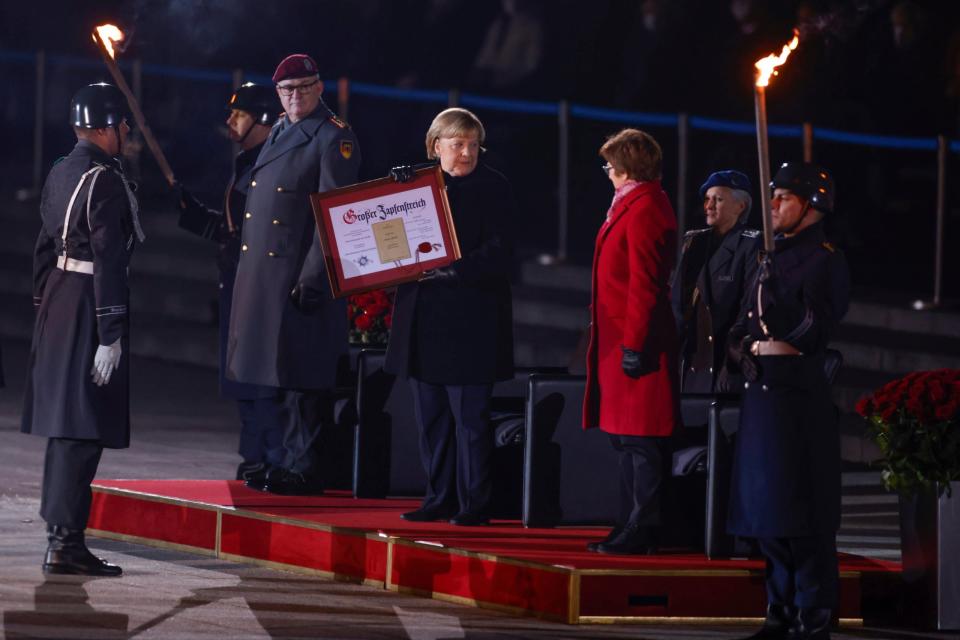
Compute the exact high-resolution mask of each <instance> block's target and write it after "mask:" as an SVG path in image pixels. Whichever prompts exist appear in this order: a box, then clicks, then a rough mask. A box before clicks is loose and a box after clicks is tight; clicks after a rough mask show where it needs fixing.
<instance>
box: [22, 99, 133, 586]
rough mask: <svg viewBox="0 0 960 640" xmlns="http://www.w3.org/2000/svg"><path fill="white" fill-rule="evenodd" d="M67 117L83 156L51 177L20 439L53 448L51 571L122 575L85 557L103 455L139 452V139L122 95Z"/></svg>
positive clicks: (47, 490) (46, 474)
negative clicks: (134, 271) (122, 158)
mask: <svg viewBox="0 0 960 640" xmlns="http://www.w3.org/2000/svg"><path fill="white" fill-rule="evenodd" d="M70 114H71V121H72V124H73V128H74V131H75V132H76V134H77V140H78V141H77V145H76V146H75V147H74V148H73V151H71V152H70V154H69V155H68V156H66V157H65V158H62V159H61V160H60V161H58V162H57V163H56V164H55V165H54V167H53V169H51V170H50V174H49V175H48V176H47V181H46V183H45V184H44V187H43V194H42V197H41V201H40V217H41V228H40V234H39V237H38V238H37V245H36V249H35V251H34V293H33V295H34V305H35V306H36V307H37V318H36V324H35V326H34V333H33V344H32V346H31V349H30V359H29V362H28V373H27V383H26V390H25V393H24V408H23V423H22V427H21V430H22V431H23V432H24V433H32V434H34V435H39V436H44V437H46V438H48V441H47V452H46V459H45V461H44V471H43V488H42V494H41V501H40V515H41V516H42V517H43V519H44V520H45V521H46V522H47V538H48V540H49V547H48V548H47V554H46V557H45V559H44V562H43V571H44V572H45V573H74V574H83V575H101V576H118V575H120V574H121V570H120V567H118V566H116V565H113V564H109V563H107V562H104V561H103V560H101V559H99V558H97V557H96V556H94V555H93V554H92V553H90V551H89V550H88V549H87V547H86V544H85V542H84V529H85V528H86V526H87V518H88V517H89V515H90V502H91V492H90V483H91V482H92V481H93V478H94V476H95V475H96V472H97V465H98V464H99V462H100V455H101V453H102V452H103V448H104V447H108V448H118V449H121V448H125V447H127V446H129V443H130V396H129V362H130V357H129V355H127V354H128V353H129V347H128V345H129V342H128V311H127V304H128V302H127V301H128V298H129V292H128V289H127V266H128V264H129V262H130V256H131V254H132V252H133V248H134V244H135V242H136V241H138V240H139V241H142V240H143V232H142V230H141V229H140V223H139V220H138V217H137V201H136V198H135V197H134V195H133V192H132V190H131V188H130V185H129V183H128V182H127V181H126V179H125V178H124V175H123V171H122V169H121V167H120V164H119V161H118V160H117V157H118V156H119V155H120V153H121V151H122V149H123V143H124V140H125V139H126V136H127V134H128V132H129V131H130V127H129V126H127V123H126V114H127V105H126V100H125V99H124V96H123V94H122V93H121V92H120V91H119V90H118V89H117V88H116V87H114V86H112V85H108V84H93V85H90V86H87V87H84V88H83V89H81V90H80V91H78V92H77V94H76V95H75V96H74V97H73V101H72V102H71V104H70Z"/></svg>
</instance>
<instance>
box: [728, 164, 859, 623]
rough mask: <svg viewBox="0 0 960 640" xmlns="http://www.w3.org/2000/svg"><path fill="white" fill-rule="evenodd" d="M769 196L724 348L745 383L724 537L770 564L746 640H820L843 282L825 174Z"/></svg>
mask: <svg viewBox="0 0 960 640" xmlns="http://www.w3.org/2000/svg"><path fill="white" fill-rule="evenodd" d="M771 187H772V188H773V198H772V200H773V207H772V208H773V211H772V214H773V215H772V221H773V231H774V233H775V234H776V236H775V247H774V250H773V252H771V254H769V255H766V256H764V258H763V261H762V262H761V264H760V266H759V268H758V272H757V278H756V280H755V282H754V283H753V285H751V287H750V288H749V291H748V303H747V304H746V305H745V306H744V307H743V309H742V310H741V313H740V315H739V317H738V318H737V321H736V323H734V325H733V328H732V329H731V330H730V336H729V342H728V344H729V345H730V353H729V356H730V359H731V361H732V364H733V365H734V366H737V367H738V368H739V369H740V370H741V371H742V372H743V375H744V377H745V378H746V380H747V381H746V382H745V383H744V386H745V389H744V391H743V396H742V407H741V413H740V430H739V432H738V434H737V442H736V448H735V453H734V463H733V482H732V484H731V491H730V494H731V495H730V511H729V514H728V515H729V517H728V529H729V531H730V533H733V534H735V535H740V536H744V537H750V538H756V539H757V542H758V544H759V546H760V551H761V552H762V553H763V555H764V557H765V558H766V561H767V569H766V587H767V603H768V605H767V618H766V621H765V623H764V625H763V628H762V629H761V630H760V631H759V632H758V633H757V634H755V635H754V636H751V637H752V638H802V639H813V638H815V639H817V640H826V639H828V638H829V637H830V622H831V618H832V614H833V611H834V610H835V609H836V606H837V603H838V598H839V587H838V584H839V575H838V568H837V547H836V535H837V530H838V528H839V527H840V435H839V432H838V430H837V412H836V408H835V407H834V405H833V400H832V398H831V394H830V387H829V385H828V383H827V379H826V374H825V372H824V358H825V351H826V347H827V344H828V342H829V341H830V338H831V336H832V335H833V332H834V331H835V330H836V327H837V325H838V324H839V323H840V320H841V319H842V318H843V316H844V314H846V312H847V307H848V304H849V296H850V281H849V273H848V270H847V262H846V259H845V258H844V257H843V253H842V252H840V251H839V250H838V249H837V248H836V247H834V246H833V245H832V244H831V243H830V242H827V240H826V237H825V234H824V230H823V218H824V216H826V215H830V214H832V213H833V210H834V207H833V204H834V187H833V178H832V177H831V176H830V174H829V173H828V172H827V171H826V170H825V169H823V168H821V167H818V166H816V165H813V164H810V163H803V162H788V163H785V164H784V165H783V166H781V167H780V170H779V171H777V173H776V175H775V176H774V177H773V181H772V182H771Z"/></svg>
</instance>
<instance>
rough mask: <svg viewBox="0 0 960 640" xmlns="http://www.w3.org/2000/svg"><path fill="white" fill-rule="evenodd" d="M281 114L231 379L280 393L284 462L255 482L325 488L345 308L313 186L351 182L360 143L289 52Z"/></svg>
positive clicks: (251, 198) (312, 65) (249, 258)
mask: <svg viewBox="0 0 960 640" xmlns="http://www.w3.org/2000/svg"><path fill="white" fill-rule="evenodd" d="M273 81H274V82H275V83H276V86H277V93H278V94H279V96H280V102H281V104H282V105H283V107H284V117H282V118H281V119H280V120H279V121H278V122H277V123H276V124H275V125H274V126H273V128H272V129H271V130H270V134H269V135H268V136H267V141H266V142H265V143H264V145H263V149H262V150H261V152H260V155H259V156H258V157H257V160H256V162H254V165H253V167H252V169H251V170H250V185H249V186H250V191H249V193H248V196H247V204H246V210H245V211H244V214H243V215H244V219H245V220H244V225H243V230H242V232H241V239H240V262H239V265H238V266H237V277H236V282H235V283H234V286H233V306H232V308H231V310H230V330H229V332H228V336H227V362H226V370H227V378H228V379H231V380H236V381H237V382H245V383H250V384H256V385H260V386H267V387H273V388H275V389H277V390H278V393H281V394H282V395H283V402H284V415H285V418H286V421H285V426H284V437H283V444H284V449H285V458H284V462H283V466H282V467H275V468H273V469H271V470H270V473H269V474H268V475H267V477H266V480H265V483H264V484H262V485H258V484H256V483H252V482H250V483H248V484H250V485H251V486H260V487H261V488H263V489H265V490H267V491H270V492H273V493H280V494H296V495H311V494H319V493H322V492H323V478H322V475H321V469H320V468H319V456H318V452H317V451H316V450H315V445H316V443H317V440H318V439H319V436H320V431H321V425H322V424H324V423H330V422H332V419H333V396H332V389H333V387H334V385H335V383H336V373H337V366H338V364H339V361H340V358H341V357H342V356H344V355H346V352H347V309H346V303H345V301H344V300H334V299H333V297H332V295H331V294H330V287H329V284H328V282H327V274H326V272H325V264H324V258H323V251H322V250H321V248H320V241H319V238H318V236H317V228H316V222H315V221H314V217H313V209H312V207H311V205H310V194H311V193H316V192H322V191H328V190H330V189H334V188H336V187H342V186H345V185H348V184H353V183H354V182H356V180H357V173H358V169H359V166H360V149H359V147H358V145H357V138H356V136H355V135H354V133H353V131H352V130H351V129H350V127H349V126H347V124H346V123H344V122H343V121H342V120H340V119H339V118H337V117H336V116H335V115H333V113H331V112H330V110H329V109H328V108H327V106H326V105H325V104H324V102H323V99H322V97H321V94H322V93H323V83H322V82H321V81H320V77H319V75H318V69H317V63H316V62H314V60H313V59H312V58H311V57H309V56H306V55H303V54H295V55H292V56H288V57H287V58H286V59H284V60H283V61H282V62H281V63H280V65H278V67H277V70H276V72H275V73H274V75H273Z"/></svg>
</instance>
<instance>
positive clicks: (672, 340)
mask: <svg viewBox="0 0 960 640" xmlns="http://www.w3.org/2000/svg"><path fill="white" fill-rule="evenodd" d="M676 256H677V221H676V217H675V216H674V213H673V208H672V207H671V206H670V202H669V201H668V200H667V195H666V194H665V193H664V192H663V189H662V188H661V187H660V181H654V182H645V183H642V184H640V185H638V186H637V187H635V188H634V189H633V190H632V191H630V192H629V193H627V194H626V195H625V196H623V197H622V198H621V199H620V201H619V202H617V203H616V205H615V206H614V208H613V211H612V212H611V215H610V219H609V220H608V221H607V222H605V223H604V224H603V226H602V227H600V232H599V233H598V234H597V243H596V249H595V250H594V254H593V296H592V304H591V307H590V316H591V323H590V346H589V347H588V348H587V387H586V396H585V398H584V402H583V427H584V428H585V429H588V428H591V427H600V428H601V429H603V430H604V431H606V432H607V433H614V434H619V435H630V436H668V435H670V434H671V433H672V432H673V428H674V425H676V424H677V423H678V422H679V413H680V412H679V402H680V401H679V383H678V376H677V350H678V339H677V329H676V325H675V324H674V320H673V314H672V312H671V310H670V286H669V280H670V272H671V271H672V270H673V267H674V264H675V263H676ZM621 345H623V346H626V347H627V348H629V349H633V350H635V351H640V352H642V353H643V355H644V360H645V361H646V362H655V363H657V368H656V370H655V371H653V372H652V373H648V374H646V375H643V376H640V377H639V378H636V379H635V378H630V377H628V376H627V375H626V374H625V373H624V372H623V369H622V368H621V366H620V363H621V358H622V351H621V349H620V346H621Z"/></svg>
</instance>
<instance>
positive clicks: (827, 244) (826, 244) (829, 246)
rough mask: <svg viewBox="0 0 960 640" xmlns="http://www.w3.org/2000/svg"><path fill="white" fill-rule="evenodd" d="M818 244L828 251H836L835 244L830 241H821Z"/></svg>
mask: <svg viewBox="0 0 960 640" xmlns="http://www.w3.org/2000/svg"><path fill="white" fill-rule="evenodd" d="M820 246H822V247H823V248H824V249H826V250H827V251H829V252H830V253H836V252H837V248H836V247H835V246H833V244H832V243H830V242H822V243H821V245H820Z"/></svg>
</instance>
